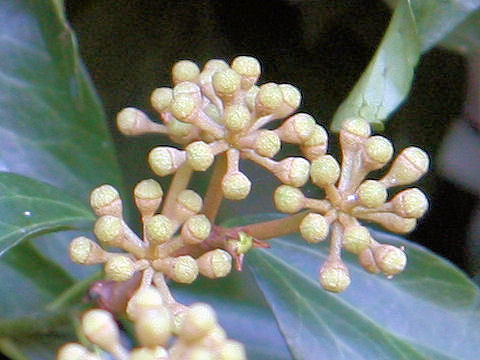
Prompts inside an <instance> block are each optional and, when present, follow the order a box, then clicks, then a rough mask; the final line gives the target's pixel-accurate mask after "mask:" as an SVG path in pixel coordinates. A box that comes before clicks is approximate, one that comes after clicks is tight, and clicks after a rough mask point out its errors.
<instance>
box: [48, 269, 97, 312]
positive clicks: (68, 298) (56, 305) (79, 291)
mask: <svg viewBox="0 0 480 360" xmlns="http://www.w3.org/2000/svg"><path fill="white" fill-rule="evenodd" d="M101 278H102V272H101V271H97V272H96V273H95V274H93V275H92V276H90V277H88V278H86V279H84V280H81V281H78V282H76V283H75V284H73V285H72V286H71V287H69V288H68V289H67V290H65V291H64V292H63V293H62V294H60V296H58V297H57V298H56V299H55V300H54V301H52V302H51V303H50V304H48V305H47V306H46V307H45V308H46V309H47V310H48V311H52V312H55V311H59V310H63V309H65V308H66V306H67V305H69V304H70V303H72V302H73V301H75V300H77V299H78V298H80V297H81V296H83V294H85V292H86V291H87V290H88V288H89V287H90V285H91V283H92V282H93V281H95V280H98V279H101Z"/></svg>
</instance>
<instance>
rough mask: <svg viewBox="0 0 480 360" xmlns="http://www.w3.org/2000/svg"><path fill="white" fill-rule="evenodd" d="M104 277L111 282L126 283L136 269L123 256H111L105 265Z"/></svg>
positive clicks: (131, 261)
mask: <svg viewBox="0 0 480 360" xmlns="http://www.w3.org/2000/svg"><path fill="white" fill-rule="evenodd" d="M104 270H105V277H106V278H107V279H109V280H113V281H126V280H129V279H131V278H132V276H133V274H135V271H136V267H135V263H134V262H133V260H132V259H130V258H129V257H127V256H124V255H116V256H112V257H111V258H110V259H108V260H107V262H106V263H105V267H104Z"/></svg>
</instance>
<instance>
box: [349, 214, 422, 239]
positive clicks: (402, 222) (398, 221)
mask: <svg viewBox="0 0 480 360" xmlns="http://www.w3.org/2000/svg"><path fill="white" fill-rule="evenodd" d="M355 216H356V217H357V218H359V219H364V220H367V221H374V222H376V223H378V224H380V225H382V226H383V227H384V228H385V229H387V230H389V231H392V232H395V233H398V234H406V233H409V232H410V231H412V230H413V229H415V226H416V225H417V220H416V219H414V218H403V217H401V216H399V215H397V214H394V213H390V212H372V213H356V214H355Z"/></svg>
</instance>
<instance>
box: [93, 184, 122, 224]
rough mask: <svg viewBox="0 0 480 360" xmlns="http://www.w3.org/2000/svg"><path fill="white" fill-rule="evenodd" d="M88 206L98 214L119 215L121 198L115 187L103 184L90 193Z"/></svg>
mask: <svg viewBox="0 0 480 360" xmlns="http://www.w3.org/2000/svg"><path fill="white" fill-rule="evenodd" d="M90 206H91V208H92V210H93V211H94V212H95V214H97V215H98V216H102V215H114V216H118V217H121V214H122V200H121V199H120V194H119V193H118V191H117V189H115V188H114V187H113V186H112V185H108V184H104V185H101V186H99V187H97V188H95V189H94V190H93V191H92V192H91V193H90Z"/></svg>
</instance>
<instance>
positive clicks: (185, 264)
mask: <svg viewBox="0 0 480 360" xmlns="http://www.w3.org/2000/svg"><path fill="white" fill-rule="evenodd" d="M152 265H153V267H154V269H155V270H157V271H161V272H163V273H164V274H165V275H167V276H168V277H169V278H170V279H172V280H173V281H175V282H179V283H183V284H190V283H192V282H193V281H195V279H196V278H197V276H198V265H197V263H196V262H195V259H194V258H192V257H191V256H189V255H185V256H178V257H176V258H166V259H157V260H154V261H153V262H152Z"/></svg>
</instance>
